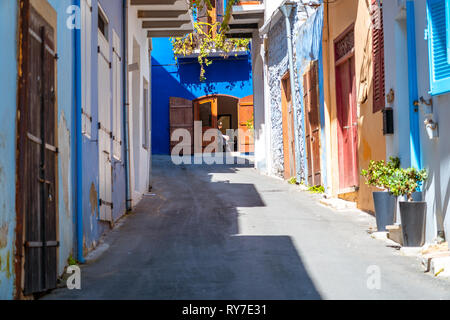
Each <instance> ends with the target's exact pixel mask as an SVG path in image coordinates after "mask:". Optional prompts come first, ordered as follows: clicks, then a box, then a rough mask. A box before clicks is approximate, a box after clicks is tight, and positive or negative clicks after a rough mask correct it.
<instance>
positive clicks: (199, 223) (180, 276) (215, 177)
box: [45, 157, 450, 299]
mask: <svg viewBox="0 0 450 320" xmlns="http://www.w3.org/2000/svg"><path fill="white" fill-rule="evenodd" d="M153 174H154V190H153V192H154V194H149V195H147V196H145V198H144V199H143V201H142V202H141V203H140V204H139V206H138V207H137V208H136V210H135V212H134V213H132V214H131V215H129V216H127V217H126V218H125V219H124V221H123V223H122V225H121V226H120V227H118V228H116V229H115V230H114V231H112V232H110V233H109V234H108V235H107V237H106V238H105V243H106V244H107V245H109V249H108V250H106V252H105V253H104V254H102V255H101V256H100V257H99V258H98V259H97V260H95V261H93V262H90V263H89V264H87V265H85V266H83V267H82V290H79V291H76V290H74V291H69V290H67V289H58V290H55V291H54V292H53V293H51V294H49V295H47V296H46V297H45V298H46V299H430V298H433V299H441V298H444V299H449V298H450V281H446V280H442V279H435V278H433V277H432V276H430V275H429V274H424V273H423V272H422V271H421V269H420V265H419V262H418V260H417V259H416V258H411V257H404V256H400V255H399V252H398V251H397V250H396V249H394V248H391V247H387V246H386V244H385V243H384V242H382V241H379V240H374V239H372V238H371V237H370V235H369V234H368V232H367V231H368V229H369V227H370V226H374V225H375V220H374V218H372V217H371V216H368V215H366V214H362V213H360V212H358V211H355V212H335V211H333V210H331V209H328V208H325V207H322V206H320V205H318V204H317V202H316V200H315V198H314V196H312V195H310V194H307V193H304V192H302V191H300V190H299V188H298V187H296V186H291V185H289V184H287V183H286V182H283V181H281V180H277V179H274V178H270V177H266V176H262V175H259V174H258V173H257V172H256V171H255V169H253V168H251V167H250V166H249V165H234V166H225V165H220V166H219V165H217V166H206V165H204V166H187V165H186V166H184V165H183V166H174V165H172V164H171V162H170V161H169V158H166V157H156V158H155V159H154V164H153ZM371 266H377V267H379V268H380V269H379V270H380V271H381V289H379V290H377V289H373V290H371V289H369V288H368V286H367V280H368V277H369V275H368V273H367V270H368V268H369V267H371Z"/></svg>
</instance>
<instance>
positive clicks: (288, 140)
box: [281, 72, 296, 180]
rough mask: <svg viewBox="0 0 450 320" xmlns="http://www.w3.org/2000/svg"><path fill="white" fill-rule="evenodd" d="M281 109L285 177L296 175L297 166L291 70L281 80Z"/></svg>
mask: <svg viewBox="0 0 450 320" xmlns="http://www.w3.org/2000/svg"><path fill="white" fill-rule="evenodd" d="M281 92H282V95H281V108H282V109H281V111H282V118H283V153H284V178H285V179H286V180H288V179H290V178H292V177H295V176H296V168H295V127H294V110H293V106H292V95H291V84H290V75H289V72H288V73H287V74H286V75H285V76H284V77H283V79H282V80H281Z"/></svg>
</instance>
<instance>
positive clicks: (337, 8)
mask: <svg viewBox="0 0 450 320" xmlns="http://www.w3.org/2000/svg"><path fill="white" fill-rule="evenodd" d="M370 9H371V8H370V1H369V0H338V1H336V2H333V3H329V4H326V5H325V18H324V38H323V48H324V49H323V60H324V80H325V81H324V90H325V92H324V93H325V126H326V137H327V141H326V143H327V150H329V151H330V152H329V153H328V155H327V157H328V158H327V171H328V185H329V186H330V190H328V191H329V192H330V193H331V194H332V195H333V196H338V194H339V172H340V171H339V165H338V150H337V148H338V140H337V118H336V85H335V64H334V61H335V58H334V46H333V41H334V40H335V39H336V38H337V37H338V36H339V35H340V34H342V33H343V32H344V31H345V30H346V29H347V28H348V27H349V26H350V25H351V24H352V23H354V25H355V66H356V67H355V73H356V88H357V94H358V96H359V97H363V96H364V94H363V92H366V96H367V99H366V100H365V101H364V99H360V101H359V102H358V107H357V108H358V109H357V111H358V163H359V168H358V170H359V171H360V170H361V169H364V168H367V166H368V164H369V161H370V160H371V159H374V160H381V159H386V143H385V138H384V136H383V118H382V113H381V112H378V113H376V114H374V113H373V112H372V109H373V108H372V105H373V81H372V74H373V66H372V39H371V38H372V29H371V28H372V22H371V17H370ZM372 191H373V189H372V188H369V187H368V186H366V184H365V181H364V179H363V178H362V177H360V185H359V189H357V190H356V193H355V196H356V201H357V205H358V208H360V209H362V210H365V211H371V212H373V211H374V208H373V199H372Z"/></svg>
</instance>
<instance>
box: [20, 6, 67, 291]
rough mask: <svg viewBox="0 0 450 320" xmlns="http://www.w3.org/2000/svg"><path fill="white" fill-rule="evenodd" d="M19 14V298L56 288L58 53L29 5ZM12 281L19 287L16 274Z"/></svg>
mask: <svg viewBox="0 0 450 320" xmlns="http://www.w3.org/2000/svg"><path fill="white" fill-rule="evenodd" d="M21 11H22V18H23V20H22V25H21V32H22V35H23V42H22V43H21V44H22V50H23V57H22V58H21V59H22V65H21V67H22V71H23V73H22V75H21V78H20V80H19V84H20V89H19V92H20V103H19V112H20V113H19V114H20V115H21V117H20V118H19V121H18V124H19V135H18V142H19V146H18V168H17V173H18V193H17V197H18V198H17V204H18V208H17V210H18V211H17V212H18V222H17V244H18V248H17V250H18V256H17V257H18V261H21V258H22V257H21V256H20V254H21V252H22V249H24V257H25V261H24V272H25V274H24V288H23V293H24V294H25V295H30V294H34V293H39V292H44V291H47V290H50V289H54V288H55V287H56V280H57V248H58V246H59V242H58V236H57V205H56V204H57V153H58V149H57V147H56V145H57V136H56V117H57V111H56V81H55V80H56V77H55V74H56V73H55V68H56V53H55V43H54V39H55V30H54V29H53V28H52V27H51V25H50V24H49V23H48V21H46V20H45V19H44V18H43V17H42V16H41V15H40V14H39V13H38V12H37V11H36V10H35V9H34V8H33V7H32V6H30V5H29V3H28V2H25V3H24V6H23V7H22V8H21ZM27 13H28V14H27ZM55 15H56V14H55ZM22 217H23V222H24V223H23V227H24V229H23V230H24V235H23V238H22V231H21V226H22ZM17 266H18V267H17ZM20 268H21V265H20V264H19V265H16V270H17V269H19V270H20ZM16 276H17V277H19V279H18V281H17V282H16V283H18V284H19V286H20V288H21V287H22V285H21V283H20V271H19V273H18V274H17V275H16ZM18 291H19V292H20V289H19V290H18Z"/></svg>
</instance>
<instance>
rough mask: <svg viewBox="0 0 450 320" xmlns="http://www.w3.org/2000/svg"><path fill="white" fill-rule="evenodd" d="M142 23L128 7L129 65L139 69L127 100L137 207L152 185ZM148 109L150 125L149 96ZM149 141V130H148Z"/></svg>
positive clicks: (146, 60)
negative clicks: (146, 122) (146, 130)
mask: <svg viewBox="0 0 450 320" xmlns="http://www.w3.org/2000/svg"><path fill="white" fill-rule="evenodd" d="M141 24H142V22H141V21H139V20H138V19H137V9H136V7H135V6H129V7H128V65H129V66H133V64H135V63H137V64H138V65H136V64H135V65H134V66H138V68H137V69H136V70H134V69H133V68H129V73H128V86H129V87H128V97H129V98H128V99H129V104H130V105H129V109H128V110H129V112H128V123H129V139H128V143H129V150H130V163H129V165H130V167H129V170H130V191H131V196H132V206H135V205H136V204H137V203H138V202H139V201H140V200H141V199H142V196H143V194H144V193H146V192H148V190H149V186H150V163H151V162H150V160H151V147H149V148H148V149H145V148H144V146H143V144H144V139H143V132H142V131H143V130H142V128H143V125H144V103H143V101H144V99H143V94H144V83H145V81H147V82H148V85H149V90H148V93H149V94H150V85H151V83H150V81H151V79H150V53H149V39H148V38H147V33H146V31H145V30H143V29H142V25H141ZM147 101H148V102H149V107H148V108H149V109H148V112H147V117H148V120H147V121H148V123H149V124H150V114H151V107H150V96H148V99H147ZM147 135H148V139H149V140H148V141H151V140H150V131H149V132H147Z"/></svg>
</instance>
